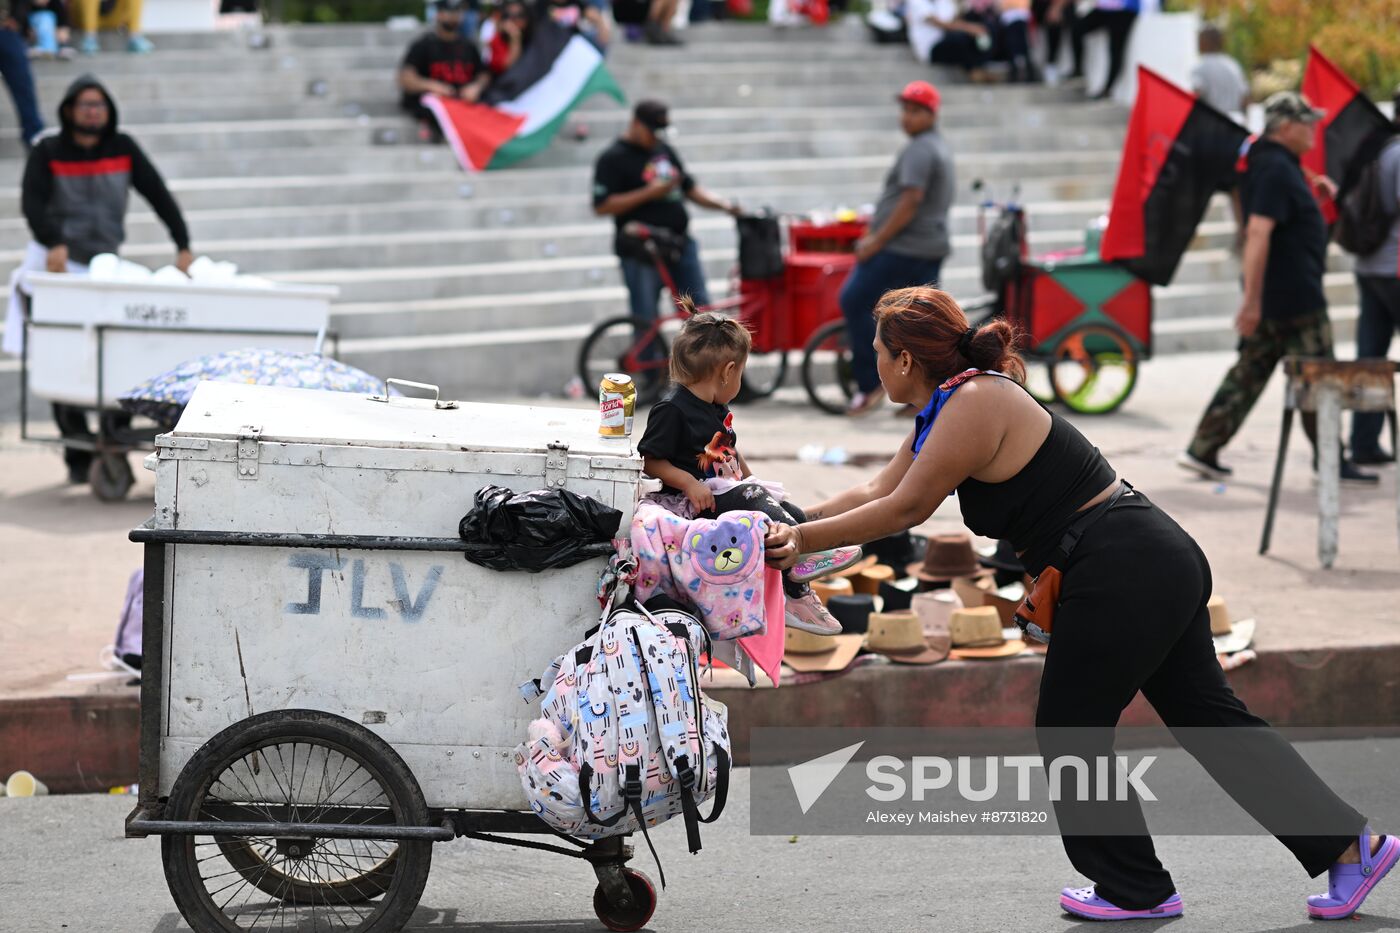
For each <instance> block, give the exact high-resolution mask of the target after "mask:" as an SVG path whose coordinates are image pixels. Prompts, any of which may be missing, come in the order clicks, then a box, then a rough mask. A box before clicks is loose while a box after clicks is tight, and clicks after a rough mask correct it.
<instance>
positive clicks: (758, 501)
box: [700, 483, 812, 599]
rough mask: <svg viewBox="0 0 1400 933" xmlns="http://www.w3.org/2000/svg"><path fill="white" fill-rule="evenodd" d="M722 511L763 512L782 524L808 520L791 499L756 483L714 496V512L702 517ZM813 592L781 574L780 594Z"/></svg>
mask: <svg viewBox="0 0 1400 933" xmlns="http://www.w3.org/2000/svg"><path fill="white" fill-rule="evenodd" d="M724 512H762V513H763V514H764V515H767V516H768V517H769V518H771V519H773V521H775V522H779V523H781V524H784V525H800V524H801V523H802V522H805V521H806V520H807V516H806V514H805V513H804V512H803V511H802V510H801V509H800V508H798V507H797V506H795V505H793V504H792V503H791V502H779V501H778V500H777V499H774V498H773V494H772V493H770V492H769V491H768V490H766V489H764V488H763V487H762V486H760V485H759V484H758V483H745V484H744V485H742V486H735V487H734V488H733V489H731V490H729V491H728V492H726V493H724V494H722V495H718V496H715V508H714V511H713V512H705V513H704V514H702V515H701V516H700V517H701V518H715V517H716V516H718V515H720V514H721V513H724ZM811 591H812V588H811V587H810V586H808V585H807V584H805V583H798V582H796V581H794V580H790V579H788V576H787V574H783V594H784V595H785V596H787V597H788V598H790V599H801V598H802V597H803V596H806V595H807V594H808V593H810V592H811Z"/></svg>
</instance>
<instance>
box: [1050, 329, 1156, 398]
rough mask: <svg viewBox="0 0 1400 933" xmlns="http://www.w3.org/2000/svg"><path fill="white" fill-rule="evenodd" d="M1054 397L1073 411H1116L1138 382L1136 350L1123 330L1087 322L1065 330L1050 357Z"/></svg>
mask: <svg viewBox="0 0 1400 933" xmlns="http://www.w3.org/2000/svg"><path fill="white" fill-rule="evenodd" d="M1050 382H1051V386H1052V387H1053V389H1054V391H1055V398H1056V399H1058V400H1059V401H1061V402H1064V403H1065V404H1066V405H1068V406H1069V407H1070V408H1071V409H1073V410H1074V411H1077V412H1080V413H1081V414H1086V415H1105V414H1108V413H1109V412H1111V411H1115V410H1116V409H1117V408H1118V406H1120V405H1122V404H1123V402H1125V401H1126V400H1127V398H1128V396H1129V395H1131V394H1132V392H1133V386H1134V385H1135V384H1136V383H1137V351H1136V350H1134V349H1133V345H1132V343H1130V342H1129V340H1128V338H1127V337H1126V336H1124V335H1123V333H1122V332H1120V331H1118V330H1116V329H1114V328H1112V327H1106V326H1104V325H1102V324H1086V325H1084V326H1083V327H1077V328H1075V329H1074V330H1072V331H1070V332H1069V333H1068V334H1066V335H1065V336H1064V337H1063V338H1062V339H1061V340H1060V342H1059V343H1058V344H1057V345H1056V346H1055V349H1054V352H1053V354H1052V355H1051V358H1050Z"/></svg>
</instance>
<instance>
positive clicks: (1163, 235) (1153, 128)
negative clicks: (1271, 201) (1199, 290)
mask: <svg viewBox="0 0 1400 933" xmlns="http://www.w3.org/2000/svg"><path fill="white" fill-rule="evenodd" d="M1247 135H1248V134H1247V132H1246V131H1245V129H1244V127H1242V126H1240V125H1239V124H1238V123H1236V122H1235V121H1234V120H1231V119H1230V118H1229V117H1227V116H1225V114H1223V113H1221V112H1220V111H1218V110H1216V109H1214V108H1213V107H1211V106H1209V105H1208V104H1205V103H1203V102H1202V101H1200V100H1197V99H1196V95H1194V94H1192V93H1191V92H1189V91H1185V90H1182V89H1181V88H1179V87H1177V86H1176V85H1175V84H1172V83H1171V82H1170V81H1168V80H1167V79H1166V78H1163V77H1162V76H1161V75H1159V74H1157V73H1156V72H1153V71H1150V70H1148V69H1147V68H1144V67H1142V66H1138V92H1137V102H1136V103H1135V104H1134V105H1133V112H1132V115H1131V116H1130V117H1129V118H1128V137H1127V139H1126V140H1125V141H1124V143H1123V161H1122V162H1121V163H1120V164H1119V166H1118V181H1117V183H1116V184H1115V185H1114V188H1113V204H1112V206H1111V207H1110V208H1109V214H1108V229H1107V230H1105V231H1104V235H1103V240H1102V242H1101V243H1100V244H1099V255H1100V256H1101V257H1102V258H1103V259H1105V260H1107V261H1117V262H1119V263H1121V264H1122V265H1123V266H1124V267H1125V268H1126V269H1127V270H1128V271H1129V272H1131V273H1133V274H1134V275H1136V276H1138V277H1139V278H1141V279H1146V280H1147V281H1148V282H1151V283H1152V284H1153V285H1166V284H1167V283H1168V282H1170V281H1171V280H1172V276H1173V275H1175V274H1176V267H1177V266H1178V265H1179V264H1180V263H1181V257H1182V254H1184V253H1185V252H1186V247H1187V246H1189V245H1190V243H1191V238H1192V237H1194V236H1195V235H1196V226H1197V224H1199V223H1200V222H1201V218H1202V217H1204V216H1205V213H1206V207H1207V206H1208V205H1209V203H1210V198H1211V195H1212V194H1214V193H1215V192H1217V191H1223V190H1228V189H1229V188H1231V187H1233V186H1234V183H1235V161H1236V160H1237V159H1238V157H1239V150H1240V145H1241V144H1242V143H1243V142H1244V141H1245V138H1246V136H1247Z"/></svg>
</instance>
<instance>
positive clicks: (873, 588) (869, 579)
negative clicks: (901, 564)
mask: <svg viewBox="0 0 1400 933" xmlns="http://www.w3.org/2000/svg"><path fill="white" fill-rule="evenodd" d="M887 581H888V582H891V583H892V582H894V568H893V567H889V566H886V565H885V564H871V565H870V566H869V567H866V568H865V569H864V570H862V571H861V572H860V573H858V574H856V575H855V576H853V577H851V586H853V587H854V588H855V591H856V592H857V593H869V594H870V595H871V596H875V595H876V594H878V593H879V592H880V584H881V583H885V582H887Z"/></svg>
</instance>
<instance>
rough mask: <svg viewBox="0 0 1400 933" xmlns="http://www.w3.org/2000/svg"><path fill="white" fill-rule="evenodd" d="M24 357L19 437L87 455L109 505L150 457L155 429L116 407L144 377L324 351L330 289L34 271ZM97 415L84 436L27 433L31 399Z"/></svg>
mask: <svg viewBox="0 0 1400 933" xmlns="http://www.w3.org/2000/svg"><path fill="white" fill-rule="evenodd" d="M25 286H26V288H27V289H28V290H29V291H30V293H31V296H30V298H29V308H28V314H26V316H25V320H24V347H23V349H22V351H21V353H20V436H21V437H22V438H24V439H25V440H30V441H39V442H43V443H52V444H58V445H61V446H64V447H71V448H76V449H81V450H90V451H92V452H93V453H94V454H95V456H94V458H93V464H92V469H91V472H90V475H89V481H90V482H91V484H92V490H93V493H94V494H95V495H96V496H97V497H98V498H99V499H103V500H104V501H112V500H118V499H122V498H124V497H125V496H126V493H127V491H128V490H129V489H130V488H131V484H132V479H133V477H132V473H131V467H130V464H129V463H128V462H127V454H128V453H130V452H131V451H133V450H139V449H147V450H149V449H150V443H151V438H152V436H153V433H152V432H151V431H146V432H141V431H133V430H131V429H130V428H129V427H127V426H126V421H128V420H129V419H128V418H126V417H112V416H113V415H119V414H120V409H119V408H118V407H117V399H118V398H119V397H120V396H121V395H122V394H123V393H125V392H126V391H127V390H129V389H131V388H132V387H133V386H135V385H137V384H139V383H140V382H142V381H143V380H145V379H149V378H150V377H152V376H155V375H158V374H160V373H162V372H164V371H166V370H168V369H172V368H173V367H175V366H178V365H180V364H181V363H183V362H185V361H186V360H190V359H193V358H195V357H198V356H204V355H206V354H209V353H219V352H221V351H224V350H235V349H239V348H242V347H247V346H258V347H270V348H273V349H278V350H292V351H307V352H314V353H319V352H321V351H322V346H323V344H324V342H325V339H326V336H327V333H326V328H327V322H328V321H329V318H330V304H331V301H332V300H334V299H335V297H336V296H337V295H338V294H339V293H340V292H339V289H337V288H334V287H331V286H321V285H316V286H311V285H278V286H276V287H272V288H241V287H235V286H232V285H215V284H203V283H198V282H190V283H177V284H171V283H166V282H154V281H139V282H121V281H107V280H100V279H90V278H87V277H85V276H80V275H56V274H53V273H49V272H30V273H27V274H26V275H25ZM31 395H32V396H34V397H35V398H39V399H43V400H45V401H49V402H53V403H55V404H58V405H64V406H69V407H71V408H76V409H80V410H81V411H83V412H93V413H95V414H96V416H97V432H96V434H95V435H92V437H91V439H89V438H83V437H61V438H55V437H49V436H36V435H33V434H31V433H30V425H29V417H28V407H29V406H28V400H29V397H30V396H31Z"/></svg>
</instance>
